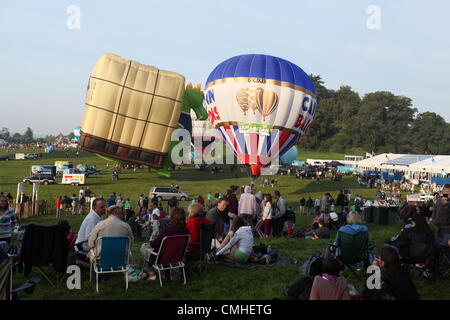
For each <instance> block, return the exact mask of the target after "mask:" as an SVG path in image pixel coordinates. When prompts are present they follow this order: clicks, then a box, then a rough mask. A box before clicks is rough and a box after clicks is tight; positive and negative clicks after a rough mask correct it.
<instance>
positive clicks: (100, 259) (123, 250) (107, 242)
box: [90, 237, 130, 292]
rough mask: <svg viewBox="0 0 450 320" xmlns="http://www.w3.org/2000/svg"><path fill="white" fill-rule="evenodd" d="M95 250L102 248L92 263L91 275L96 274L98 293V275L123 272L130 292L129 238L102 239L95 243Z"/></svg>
mask: <svg viewBox="0 0 450 320" xmlns="http://www.w3.org/2000/svg"><path fill="white" fill-rule="evenodd" d="M95 248H101V252H100V254H99V255H97V254H96V256H95V257H94V259H92V261H91V273H90V277H92V271H94V272H95V277H96V287H95V288H96V290H97V292H98V275H99V274H104V273H115V272H123V273H124V274H125V284H126V289H127V290H128V272H127V270H128V267H129V263H130V239H128V237H100V238H98V239H97V240H96V241H95Z"/></svg>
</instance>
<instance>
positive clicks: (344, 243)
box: [329, 231, 374, 281]
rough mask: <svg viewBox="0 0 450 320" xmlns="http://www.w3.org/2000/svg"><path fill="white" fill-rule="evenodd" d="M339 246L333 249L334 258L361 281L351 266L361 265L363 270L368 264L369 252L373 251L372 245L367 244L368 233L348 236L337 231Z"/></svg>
mask: <svg viewBox="0 0 450 320" xmlns="http://www.w3.org/2000/svg"><path fill="white" fill-rule="evenodd" d="M338 234H339V245H338V246H336V245H334V244H332V243H329V244H330V245H331V246H332V247H335V249H336V250H335V252H336V253H337V254H336V258H337V259H338V260H339V261H340V262H341V263H342V264H343V265H344V266H345V268H346V269H347V270H350V272H351V273H352V274H353V275H355V276H356V278H357V279H358V280H360V281H362V279H361V278H360V276H359V275H358V273H357V272H356V271H355V269H354V268H353V266H355V265H357V264H361V263H363V266H364V268H366V267H367V266H368V264H369V250H371V249H373V247H374V246H373V244H372V243H369V233H368V232H360V233H357V234H355V235H350V234H348V233H345V232H341V231H338Z"/></svg>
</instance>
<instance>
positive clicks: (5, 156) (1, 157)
mask: <svg viewBox="0 0 450 320" xmlns="http://www.w3.org/2000/svg"><path fill="white" fill-rule="evenodd" d="M0 160H5V161H8V160H9V155H7V154H1V155H0Z"/></svg>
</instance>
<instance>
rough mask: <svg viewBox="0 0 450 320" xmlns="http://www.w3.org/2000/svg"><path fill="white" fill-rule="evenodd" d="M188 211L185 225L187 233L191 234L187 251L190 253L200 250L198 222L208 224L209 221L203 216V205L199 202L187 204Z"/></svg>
mask: <svg viewBox="0 0 450 320" xmlns="http://www.w3.org/2000/svg"><path fill="white" fill-rule="evenodd" d="M188 213H189V216H188V219H187V223H186V227H187V228H188V229H189V234H190V235H191V238H190V240H189V251H190V252H191V253H197V252H200V224H201V223H205V224H210V223H211V221H209V220H208V219H206V218H205V212H204V211H203V206H202V205H201V204H199V203H193V204H191V205H189V207H188Z"/></svg>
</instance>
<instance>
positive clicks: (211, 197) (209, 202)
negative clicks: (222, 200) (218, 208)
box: [207, 192, 213, 209]
mask: <svg viewBox="0 0 450 320" xmlns="http://www.w3.org/2000/svg"><path fill="white" fill-rule="evenodd" d="M212 199H213V195H212V194H211V192H208V196H207V200H208V209H211V205H212V202H211V201H212Z"/></svg>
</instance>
